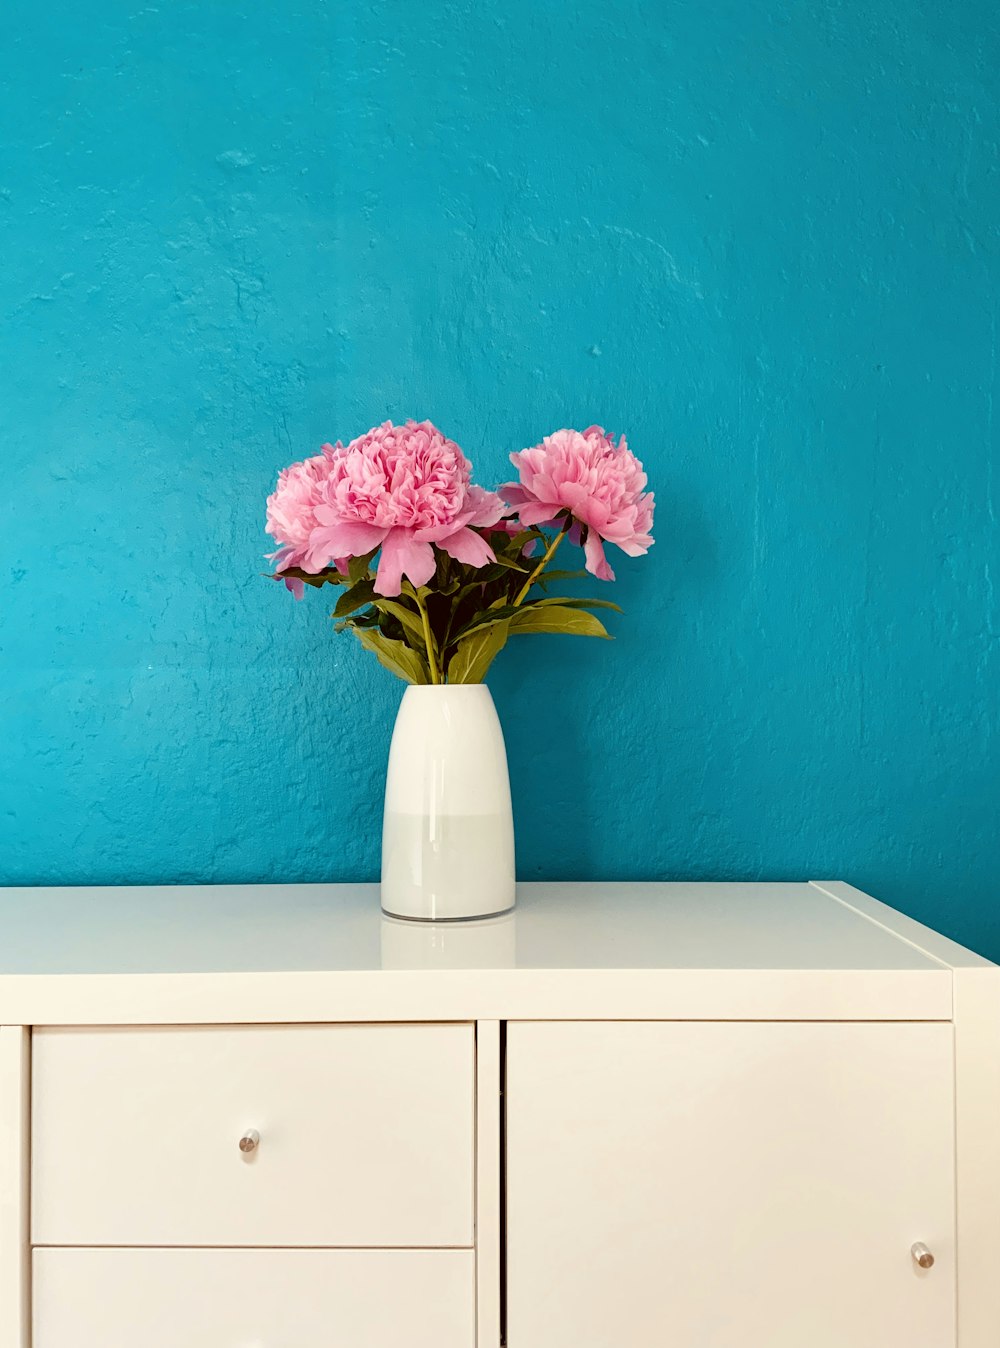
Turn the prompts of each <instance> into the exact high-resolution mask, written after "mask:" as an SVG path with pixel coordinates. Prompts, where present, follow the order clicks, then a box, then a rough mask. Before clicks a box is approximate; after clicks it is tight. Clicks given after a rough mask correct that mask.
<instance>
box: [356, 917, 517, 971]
mask: <svg viewBox="0 0 1000 1348" xmlns="http://www.w3.org/2000/svg"><path fill="white" fill-rule="evenodd" d="M516 923H517V914H516V912H515V913H504V914H503V915H502V916H501V917H494V918H485V919H483V920H480V921H473V922H449V923H447V924H442V923H431V922H407V921H405V920H400V919H398V918H394V917H386V916H385V914H383V916H382V933H381V935H382V968H383V969H509V968H513V966H514V965H515V964H516V962H517V940H516Z"/></svg>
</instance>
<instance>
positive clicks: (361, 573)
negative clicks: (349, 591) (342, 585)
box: [347, 548, 378, 585]
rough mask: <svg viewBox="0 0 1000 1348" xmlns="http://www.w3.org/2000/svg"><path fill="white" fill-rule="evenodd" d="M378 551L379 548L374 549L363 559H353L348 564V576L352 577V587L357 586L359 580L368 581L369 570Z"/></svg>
mask: <svg viewBox="0 0 1000 1348" xmlns="http://www.w3.org/2000/svg"><path fill="white" fill-rule="evenodd" d="M377 551H378V549H377V548H373V549H372V551H371V552H366V553H365V555H364V556H363V557H352V558H351V560H350V561H349V562H348V563H347V574H348V576H350V579H351V584H352V585H357V583H358V581H359V580H367V579H368V568H369V566H370V565H371V560H372V558H373V557H374V556H375V553H376V552H377Z"/></svg>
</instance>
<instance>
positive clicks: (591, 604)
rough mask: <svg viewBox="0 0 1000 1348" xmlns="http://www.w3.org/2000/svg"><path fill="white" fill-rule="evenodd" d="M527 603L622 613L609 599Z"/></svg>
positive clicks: (531, 601)
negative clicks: (610, 610)
mask: <svg viewBox="0 0 1000 1348" xmlns="http://www.w3.org/2000/svg"><path fill="white" fill-rule="evenodd" d="M529 603H530V604H533V605H541V604H549V605H551V604H560V605H562V606H563V607H564V608H611V609H614V611H615V612H616V613H621V612H623V610H622V609H620V608H619V607H618V605H617V604H615V603H613V602H612V601H611V600H610V599H555V598H552V599H532V600H529ZM525 607H527V605H525Z"/></svg>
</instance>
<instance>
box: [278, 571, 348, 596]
mask: <svg viewBox="0 0 1000 1348" xmlns="http://www.w3.org/2000/svg"><path fill="white" fill-rule="evenodd" d="M286 577H288V578H290V579H293V580H301V581H303V582H304V583H305V584H306V585H312V586H313V587H314V588H315V589H317V590H318V589H319V588H320V586H321V585H347V584H348V579H347V577H346V576H342V575H341V574H340V572H339V571H338V570H337V568H336V567H335V566H324V568H323V570H322V571H303V570H302V568H301V567H298V566H290V567H288V569H287V570H286V571H276V572H275V573H274V574H273V575H272V576H271V580H284V579H285V578H286Z"/></svg>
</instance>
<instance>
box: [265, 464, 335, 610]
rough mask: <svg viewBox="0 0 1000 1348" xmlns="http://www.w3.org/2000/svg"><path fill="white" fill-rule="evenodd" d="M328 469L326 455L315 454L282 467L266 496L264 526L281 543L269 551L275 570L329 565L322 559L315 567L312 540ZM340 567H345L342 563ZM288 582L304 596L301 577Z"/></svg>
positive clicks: (318, 567)
mask: <svg viewBox="0 0 1000 1348" xmlns="http://www.w3.org/2000/svg"><path fill="white" fill-rule="evenodd" d="M329 472H330V463H329V460H328V458H327V456H326V454H316V455H314V456H313V458H311V459H305V460H303V462H302V463H293V464H291V465H290V466H289V467H288V468H283V469H282V470H281V472H280V474H279V475H278V485H277V486H276V487H275V489H274V491H273V492H272V493H271V495H270V496H269V497H268V498H267V523H266V525H265V526H264V527H265V530H266V531H267V533H269V534H270V535H271V536H272V537H273V538H274V540H275V542H276V543H280V544H281V547H279V548H278V550H277V552H271V553H269V554H268V556H269V557H270V558H271V560H272V561H273V562H274V569H275V571H278V572H281V571H286V570H287V569H288V568H289V567H290V566H297V567H299V568H300V569H301V570H303V571H313V570H316V571H318V570H321V569H322V567H323V566H325V565H326V563H325V562H323V563H321V564H320V566H313V564H312V552H311V548H310V546H309V539H310V538H311V536H312V533H313V530H314V529H315V528H316V506H317V505H318V504H319V501H320V499H321V497H320V488H321V487H322V484H323V483H324V481H325V480H326V478H327V476H328V475H329ZM338 569H340V570H343V567H341V566H340V565H339V563H338ZM285 585H286V586H287V588H288V589H289V590H291V591H292V593H293V594H294V595H295V597H296V599H301V598H302V593H303V588H304V587H303V584H302V581H301V580H298V579H297V578H296V577H294V576H293V577H290V578H286V579H285Z"/></svg>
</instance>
